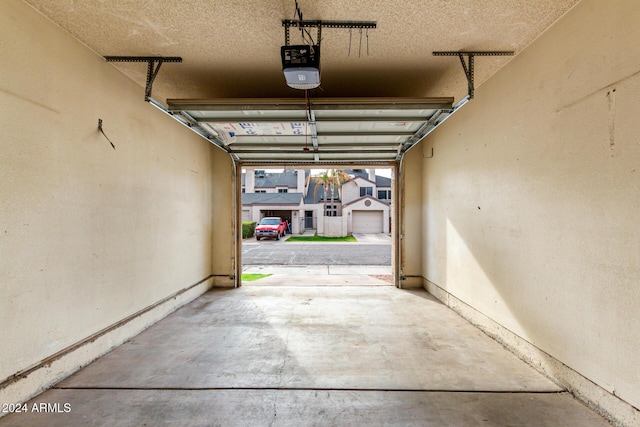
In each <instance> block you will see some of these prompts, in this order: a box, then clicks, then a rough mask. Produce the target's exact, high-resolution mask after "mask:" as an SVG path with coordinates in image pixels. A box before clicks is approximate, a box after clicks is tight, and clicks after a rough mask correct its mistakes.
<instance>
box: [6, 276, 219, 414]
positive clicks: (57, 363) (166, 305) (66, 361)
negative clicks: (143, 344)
mask: <svg viewBox="0 0 640 427" xmlns="http://www.w3.org/2000/svg"><path fill="white" fill-rule="evenodd" d="M212 282H213V278H212V277H211V276H209V277H207V278H205V279H203V280H201V281H200V282H198V283H196V284H194V285H191V286H189V287H187V288H184V289H181V290H180V291H178V292H176V293H174V294H172V295H169V296H168V297H166V298H163V299H162V300H160V301H158V302H156V303H155V304H153V305H151V306H149V307H146V308H144V309H142V310H140V311H138V312H137V313H134V314H133V315H131V316H129V317H127V318H125V319H123V320H121V321H119V322H117V323H115V324H113V325H111V326H109V327H107V328H105V329H103V330H101V331H99V332H97V333H95V334H93V335H91V336H89V337H87V338H85V339H84V340H82V341H80V342H78V343H76V344H73V345H71V346H69V347H67V348H66V349H63V350H61V351H59V352H58V353H56V354H53V355H51V356H49V357H48V358H46V359H44V360H42V361H41V362H40V363H38V364H36V365H34V366H32V367H30V368H28V369H24V370H22V371H20V372H17V373H16V374H15V375H13V376H12V377H11V378H9V379H7V380H5V381H4V382H2V383H0V402H8V403H23V402H25V401H27V400H29V399H31V398H32V397H34V396H36V395H38V394H40V393H42V392H43V391H45V390H47V389H48V388H50V387H51V386H53V385H54V384H56V383H58V382H59V381H61V380H63V379H64V378H66V377H68V376H70V375H71V374H73V373H74V372H76V371H78V370H79V369H81V368H83V367H84V366H86V365H88V364H89V363H91V362H93V361H94V360H96V359H97V358H99V357H100V356H103V355H104V354H106V353H108V352H109V351H111V350H112V349H113V348H115V347H117V346H119V345H120V344H122V343H124V342H125V341H127V340H128V339H130V338H132V337H134V336H136V335H138V334H139V333H140V332H142V331H144V330H145V329H147V328H148V327H149V326H151V325H153V324H154V323H156V322H158V321H159V320H161V319H163V318H164V317H166V316H168V315H169V314H171V313H172V312H173V311H175V310H177V309H178V308H180V307H182V306H183V305H185V304H187V303H189V302H191V301H193V300H194V299H196V298H197V297H199V296H200V295H202V294H203V293H205V292H206V291H208V290H209V289H211V288H212ZM2 415H4V414H2V413H0V417H1V416H2Z"/></svg>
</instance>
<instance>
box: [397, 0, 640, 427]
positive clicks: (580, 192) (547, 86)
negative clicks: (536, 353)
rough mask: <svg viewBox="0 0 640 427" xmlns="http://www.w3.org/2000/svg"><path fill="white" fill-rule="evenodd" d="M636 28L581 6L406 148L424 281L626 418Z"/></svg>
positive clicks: (633, 378)
mask: <svg viewBox="0 0 640 427" xmlns="http://www.w3.org/2000/svg"><path fill="white" fill-rule="evenodd" d="M638 22H640V4H639V3H638V2H637V1H636V0H619V1H615V2H610V1H606V0H584V1H582V2H581V3H579V4H578V5H577V6H576V7H575V8H574V9H573V10H572V11H570V12H569V13H568V14H567V15H566V16H565V17H564V18H563V19H561V20H560V21H559V22H558V23H557V24H556V25H554V26H553V27H552V28H551V29H550V30H548V31H547V32H546V33H545V34H543V35H542V36H541V37H540V38H539V39H537V40H536V41H535V42H534V43H533V44H532V45H531V46H529V47H528V48H527V49H526V50H525V51H524V52H522V53H520V54H519V55H518V56H516V57H515V58H514V59H513V60H512V61H511V62H510V63H509V64H507V66H505V67H504V68H503V69H502V70H501V71H500V72H499V73H497V74H496V75H494V76H493V77H492V78H491V79H490V80H489V81H487V82H486V83H484V84H483V85H482V86H481V87H480V88H478V90H477V91H476V99H475V100H473V101H471V102H470V103H469V104H468V105H467V106H465V107H464V108H463V109H462V110H460V112H458V113H457V114H456V115H455V116H454V117H452V118H451V119H450V120H449V121H448V122H447V123H445V124H444V125H443V126H442V127H441V128H439V129H438V130H437V131H436V132H434V133H433V134H432V135H431V136H430V137H429V139H428V141H427V142H426V143H425V144H424V145H422V146H418V147H416V149H415V150H418V151H420V150H422V152H423V153H424V154H430V150H431V147H433V148H434V157H433V158H432V159H423V160H421V163H422V168H423V179H422V183H423V195H422V201H423V202H422V216H423V218H424V219H423V222H422V224H423V228H422V232H423V234H422V241H423V248H424V252H423V261H422V265H423V277H424V278H425V279H426V280H427V282H426V283H427V284H433V285H436V286H437V287H439V288H440V289H441V290H444V291H446V292H448V293H449V294H450V295H452V296H453V297H455V298H456V299H458V300H460V301H462V302H463V303H464V304H467V305H469V306H471V307H472V308H473V309H475V310H477V311H479V312H480V313H482V314H484V315H485V316H488V317H489V318H490V319H492V320H493V321H495V322H497V323H498V324H500V325H502V326H504V327H505V328H507V329H508V330H509V331H511V332H513V333H514V334H515V335H516V336H519V337H521V338H522V339H524V340H525V341H526V342H529V343H531V344H533V345H534V346H535V347H537V348H538V349H540V350H542V351H543V352H545V353H546V354H548V355H551V356H552V357H553V358H555V359H557V360H558V361H560V362H561V363H562V364H564V365H566V366H568V367H569V368H570V369H572V370H575V371H576V372H577V373H579V374H580V375H582V376H584V377H586V378H587V379H588V380H590V381H592V382H593V383H595V384H598V385H599V386H600V387H602V388H603V389H605V390H607V391H608V392H609V393H611V396H616V397H618V398H620V399H621V400H622V401H624V402H627V403H629V404H631V405H633V406H635V408H639V407H640V369H638V354H640V333H639V332H638V331H639V330H638V327H637V325H639V324H640V310H638V306H639V305H640V286H639V284H640V269H639V267H638V266H639V265H640V226H639V225H638V224H639V220H638V218H639V217H638V215H639V212H640V139H639V135H640V119H639V117H640V97H638V93H640V74H638V71H639V70H640V50H639V49H638V46H637V43H638V40H640V26H639V25H638ZM481 61H482V60H481V59H479V60H477V61H476V66H479V67H481V66H482V63H481ZM421 154H422V153H421ZM408 199H409V198H408V197H407V198H405V201H406V200H408ZM405 225H406V223H405ZM405 233H406V230H405ZM628 414H633V411H631V412H628V413H627V415H628ZM629 416H631V415H629ZM636 416H637V413H636ZM628 419H631V418H628ZM636 419H637V418H636Z"/></svg>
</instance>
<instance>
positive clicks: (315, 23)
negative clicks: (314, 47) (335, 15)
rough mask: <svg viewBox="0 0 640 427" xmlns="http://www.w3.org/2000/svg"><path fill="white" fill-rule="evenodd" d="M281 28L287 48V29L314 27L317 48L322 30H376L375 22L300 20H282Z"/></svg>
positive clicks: (289, 39)
mask: <svg viewBox="0 0 640 427" xmlns="http://www.w3.org/2000/svg"><path fill="white" fill-rule="evenodd" d="M282 26H283V27H284V44H285V46H289V43H290V41H291V38H290V36H289V28H290V27H293V28H300V30H302V29H303V28H311V27H315V28H316V29H317V38H318V43H317V44H318V46H319V45H320V42H321V41H322V28H347V29H353V28H359V29H361V30H362V29H369V28H376V26H377V22H376V21H327V20H321V19H316V20H307V19H305V20H301V19H283V20H282Z"/></svg>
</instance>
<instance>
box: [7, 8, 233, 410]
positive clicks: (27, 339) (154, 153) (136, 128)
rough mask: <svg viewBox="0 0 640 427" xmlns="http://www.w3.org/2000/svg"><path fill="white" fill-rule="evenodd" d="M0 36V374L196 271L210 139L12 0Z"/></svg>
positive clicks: (206, 211)
mask: <svg viewBox="0 0 640 427" xmlns="http://www.w3.org/2000/svg"><path fill="white" fill-rule="evenodd" d="M0 40H2V42H1V43H0V56H1V57H2V64H1V65H0V67H1V69H2V71H1V72H0V135H2V136H1V138H0V165H1V166H0V195H1V197H0V284H1V285H0V325H1V326H2V327H0V343H2V344H1V345H0V382H2V381H3V380H4V379H6V378H8V377H10V376H12V375H13V374H15V373H17V372H19V371H22V370H25V369H27V368H29V367H32V366H34V365H35V364H37V363H38V362H39V361H41V360H43V359H45V358H47V357H49V356H51V355H52V354H54V353H56V352H59V351H60V350H63V349H65V348H67V347H68V346H72V345H74V344H75V343H77V342H79V341H81V340H83V339H85V338H86V337H88V336H90V335H91V334H93V333H95V332H97V331H100V330H102V329H103V328H107V327H109V326H110V325H114V324H116V323H117V322H119V321H120V320H122V319H124V318H126V317H127V316H129V315H131V314H133V313H136V312H139V311H140V310H142V309H144V308H145V307H149V306H152V305H154V304H155V303H157V302H158V301H161V300H163V299H164V298H165V297H167V296H170V295H172V294H175V293H176V292H179V291H180V290H181V289H184V288H186V287H189V286H191V285H193V284H195V283H198V282H199V281H202V280H203V279H207V278H208V277H209V276H210V275H211V274H212V259H213V253H212V219H213V216H214V214H213V210H214V209H213V204H212V167H211V164H212V160H211V156H210V153H211V150H213V148H212V146H211V145H210V144H209V143H207V142H206V141H204V140H202V139H201V138H199V137H197V136H195V135H194V134H192V133H191V132H189V131H188V130H187V129H186V128H184V127H183V126H181V125H180V124H178V123H177V122H175V121H173V120H172V119H171V118H170V117H168V116H166V115H164V114H162V113H161V112H159V111H158V110H157V109H155V108H154V107H152V106H151V105H149V104H147V103H145V102H144V88H142V87H140V86H138V85H137V84H134V83H133V82H132V81H131V80H130V79H128V78H127V77H125V76H124V75H123V74H121V73H120V72H119V71H117V70H116V69H115V68H114V67H113V66H112V65H111V64H109V63H106V62H105V60H104V59H103V58H102V57H100V56H98V55H97V54H96V53H94V52H92V51H90V50H89V49H87V48H86V47H85V46H84V45H82V44H80V43H79V42H77V41H76V40H75V39H73V38H71V37H70V36H69V35H68V34H66V33H65V32H63V31H62V30H61V29H60V28H59V27H57V26H55V25H53V24H52V23H50V22H49V21H48V20H46V19H45V18H43V17H42V16H41V15H40V14H38V13H37V12H35V11H34V10H33V9H31V8H30V7H29V6H27V5H26V4H25V3H23V2H21V1H18V0H5V1H2V2H0ZM145 66H146V65H144V64H142V65H141V67H145ZM159 78H161V76H160V77H159ZM99 118H101V119H102V120H103V128H104V131H105V132H106V134H107V135H108V136H109V138H110V139H111V140H112V141H113V143H114V144H115V147H116V149H115V150H114V149H113V148H112V147H111V145H110V144H109V142H108V141H107V140H106V139H105V137H104V136H103V135H101V134H100V133H99V132H98V119H99ZM229 182H230V181H227V182H226V183H227V184H228V183H229ZM218 208H220V207H219V206H218ZM227 249H228V248H227ZM227 256H228V254H227ZM208 283H209V285H210V280H208ZM192 297H193V296H192ZM178 303H180V301H174V300H173V299H172V300H171V301H168V302H167V304H169V305H171V304H173V305H174V306H175V305H176V304H178ZM169 310H170V308H169ZM165 314H166V313H165ZM156 320H157V319H156ZM151 321H153V320H151ZM147 324H148V323H147ZM144 326H145V325H144V324H141V325H138V326H137V327H144ZM135 332H136V331H135V330H131V331H128V332H127V333H129V334H133V333H135ZM126 338H127V335H126V334H124V335H121V336H119V337H118V338H117V339H106V340H104V342H102V341H100V340H99V341H100V345H101V346H102V347H101V348H100V349H98V350H97V351H98V353H99V352H104V351H106V350H108V349H109V347H110V346H112V345H115V344H117V343H118V342H117V340H122V339H126ZM74 363H76V366H75V367H77V364H78V363H86V360H84V361H81V360H80V359H78V361H77V362H74ZM65 369H67V368H65ZM69 369H74V366H71V367H70V368H69ZM34 375H35V374H34ZM56 375H60V373H57V374H56ZM50 378H51V377H50ZM50 378H49V379H50ZM28 380H29V377H28V378H27V379H24V380H21V381H28ZM44 381H48V380H47V379H38V384H36V387H42V386H44V385H46V384H45V383H44ZM35 390H36V389H31V391H29V390H27V389H25V390H22V391H20V393H26V394H29V393H30V392H33V391H35ZM17 393H18V392H17V391H15V390H14V391H12V395H11V399H19V398H20V397H24V395H18V394H17ZM0 395H1V397H2V399H0V400H1V401H4V402H9V401H11V400H8V397H7V396H4V395H2V390H0Z"/></svg>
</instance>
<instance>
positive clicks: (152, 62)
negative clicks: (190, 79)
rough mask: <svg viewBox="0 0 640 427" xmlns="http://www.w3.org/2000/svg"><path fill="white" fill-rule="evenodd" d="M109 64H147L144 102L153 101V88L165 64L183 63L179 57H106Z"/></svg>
mask: <svg viewBox="0 0 640 427" xmlns="http://www.w3.org/2000/svg"><path fill="white" fill-rule="evenodd" d="M104 59H106V61H107V62H146V63H147V84H146V87H145V90H144V100H145V101H146V102H149V100H150V99H151V88H152V87H153V81H154V80H155V79H156V76H157V75H158V71H160V66H161V65H162V63H163V62H182V58H181V57H179V56H105V57H104Z"/></svg>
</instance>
